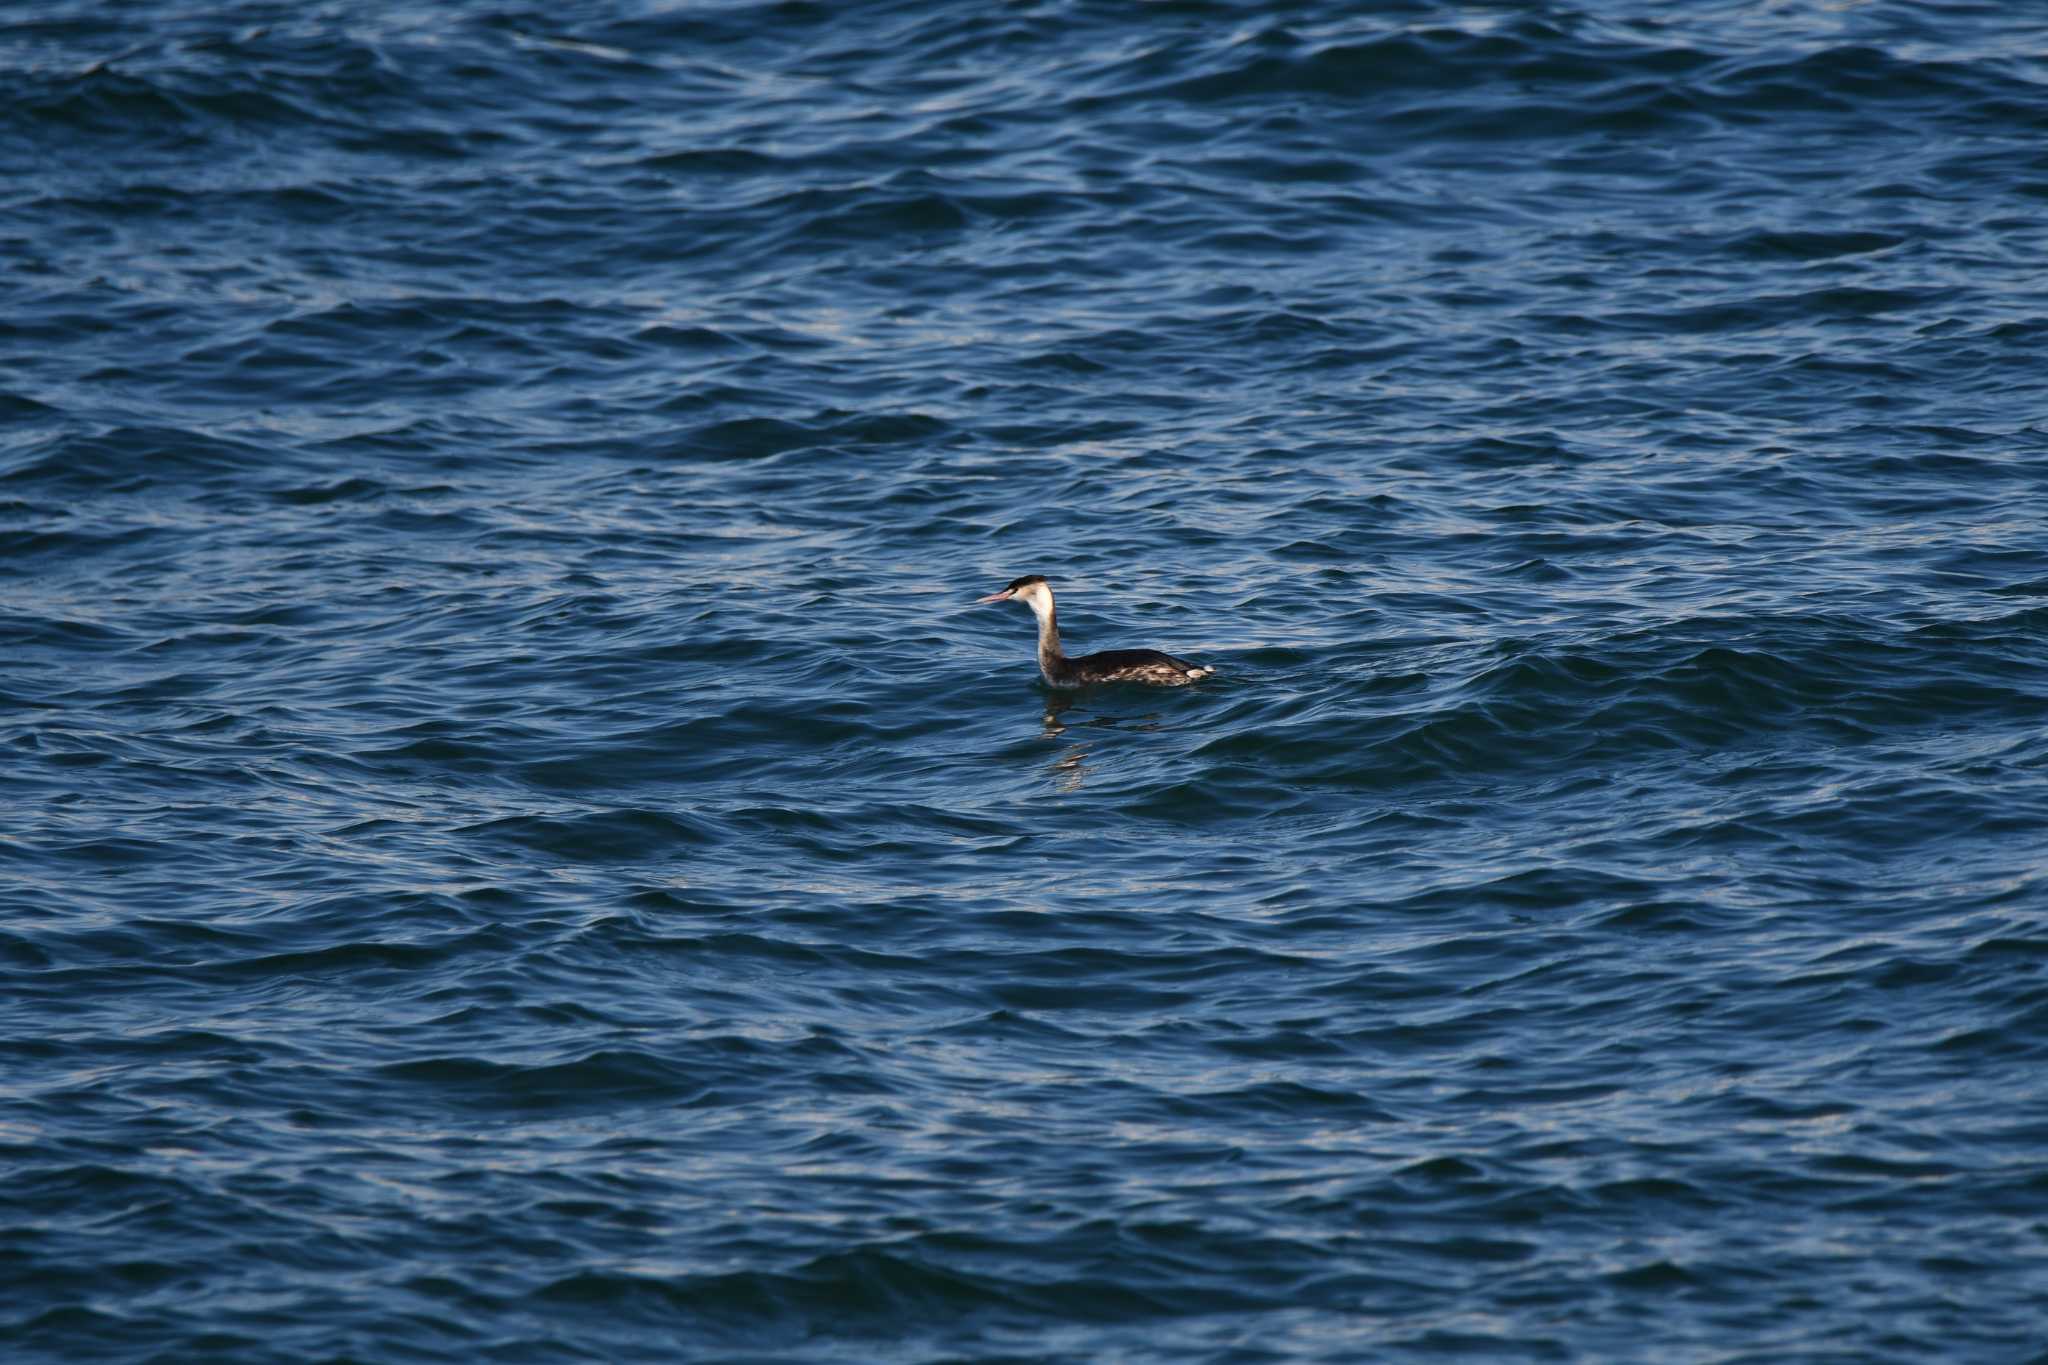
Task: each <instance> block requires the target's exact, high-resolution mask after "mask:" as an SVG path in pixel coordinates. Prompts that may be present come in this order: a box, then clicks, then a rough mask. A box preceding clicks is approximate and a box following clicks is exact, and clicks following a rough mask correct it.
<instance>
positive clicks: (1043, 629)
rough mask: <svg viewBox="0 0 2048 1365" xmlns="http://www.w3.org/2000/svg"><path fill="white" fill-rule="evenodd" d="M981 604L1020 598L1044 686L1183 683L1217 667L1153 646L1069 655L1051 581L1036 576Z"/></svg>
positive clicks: (1206, 673) (1030, 575)
mask: <svg viewBox="0 0 2048 1365" xmlns="http://www.w3.org/2000/svg"><path fill="white" fill-rule="evenodd" d="M979 601H980V602H1011V601H1016V602H1022V603H1023V604H1024V605H1025V606H1027V607H1029V608H1031V610H1032V612H1033V614H1035V615H1036V616H1037V617H1038V671H1039V673H1040V674H1042V675H1043V676H1044V678H1045V682H1046V686H1048V687H1086V686H1088V685H1089V684H1091V683H1113V682H1129V683H1151V684H1152V685H1154V686H1156V687H1185V686H1187V685H1188V684H1189V683H1191V682H1198V681H1200V680H1201V679H1203V678H1206V677H1208V676H1209V675H1210V674H1211V673H1214V672H1215V671H1216V670H1215V669H1213V668H1205V667H1203V666H1202V665H1200V664H1191V663H1189V662H1188V661H1187V660H1186V659H1176V658H1174V657H1173V656H1172V655H1171V654H1161V653H1160V652H1159V651H1158V650H1156V649H1105V650H1103V651H1102V652H1101V653H1099V654H1083V655H1082V656H1081V657H1080V658H1078V659H1069V658H1068V657H1067V656H1066V654H1065V652H1064V651H1062V650H1061V649H1060V628H1059V623H1058V622H1057V621H1055V620H1054V619H1053V613H1052V584H1050V583H1048V582H1046V581H1045V579H1044V577H1043V576H1042V575H1039V574H1035V573H1034V574H1026V575H1025V576H1024V577H1022V578H1020V579H1018V580H1017V581H1016V582H1014V583H1012V584H1011V585H1010V586H1009V587H1007V588H1004V589H1003V590H1002V591H1001V592H992V593H990V594H989V595H988V596H987V597H983V598H981V599H979Z"/></svg>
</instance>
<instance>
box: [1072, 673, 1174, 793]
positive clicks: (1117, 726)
mask: <svg viewBox="0 0 2048 1365" xmlns="http://www.w3.org/2000/svg"><path fill="white" fill-rule="evenodd" d="M1078 700H1079V698H1077V697H1076V696H1075V695H1074V694H1073V693H1071V692H1054V693H1052V694H1051V695H1050V696H1048V697H1047V698H1046V699H1045V716H1044V719H1043V721H1042V724H1043V726H1044V730H1043V737H1044V738H1045V739H1047V740H1053V741H1057V740H1059V739H1061V738H1062V737H1063V736H1065V735H1066V734H1067V732H1068V731H1069V730H1070V729H1072V728H1073V727H1074V726H1080V725H1086V726H1092V727H1095V728H1097V729H1102V730H1162V729H1165V728H1166V727H1165V726H1163V725H1162V724H1160V721H1159V713H1158V712H1156V711H1155V712H1153V713H1151V714H1149V715H1146V716H1144V717H1142V718H1140V719H1137V720H1128V721H1127V720H1121V719H1119V718H1117V717H1115V716H1090V715H1088V714H1087V713H1086V712H1085V711H1084V712H1082V713H1080V714H1079V715H1077V716H1075V718H1074V720H1073V722H1072V724H1071V725H1070V724H1069V723H1068V722H1067V720H1066V719H1064V717H1065V715H1066V713H1067V712H1068V711H1069V710H1071V709H1072V708H1073V707H1074V705H1075V703H1076V702H1077V701H1078ZM1077 740H1078V736H1076V739H1075V740H1069V741H1068V742H1067V745H1066V747H1065V749H1064V750H1062V752H1061V753H1060V755H1059V756H1058V757H1057V758H1055V759H1053V761H1052V762H1051V764H1050V765H1048V766H1049V769H1050V771H1051V773H1052V777H1053V781H1054V782H1055V783H1056V784H1057V785H1058V786H1059V789H1060V790H1061V791H1075V790H1077V789H1079V787H1080V786H1081V783H1082V782H1083V781H1084V780H1086V778H1087V776H1088V754H1089V750H1090V749H1091V748H1093V747H1094V746H1093V745H1091V744H1083V743H1079V742H1077Z"/></svg>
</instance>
